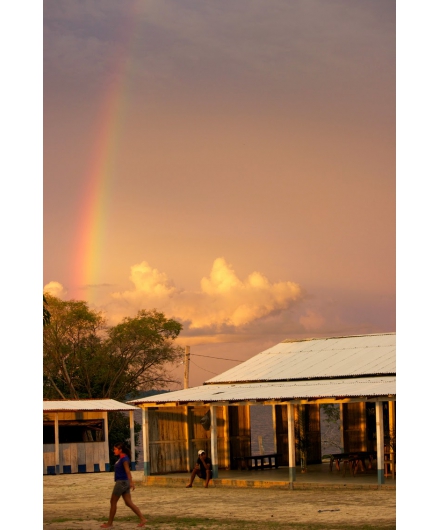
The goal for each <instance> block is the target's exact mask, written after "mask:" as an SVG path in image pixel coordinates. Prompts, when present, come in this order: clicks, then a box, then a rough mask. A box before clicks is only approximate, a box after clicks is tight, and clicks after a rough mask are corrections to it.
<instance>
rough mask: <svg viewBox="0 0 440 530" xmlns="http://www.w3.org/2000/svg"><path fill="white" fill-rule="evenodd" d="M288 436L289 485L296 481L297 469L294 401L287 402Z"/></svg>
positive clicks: (291, 487)
mask: <svg viewBox="0 0 440 530" xmlns="http://www.w3.org/2000/svg"><path fill="white" fill-rule="evenodd" d="M287 436H288V440H289V483H290V484H289V487H290V489H293V483H294V482H295V481H296V469H295V411H294V405H293V404H292V403H288V404H287Z"/></svg>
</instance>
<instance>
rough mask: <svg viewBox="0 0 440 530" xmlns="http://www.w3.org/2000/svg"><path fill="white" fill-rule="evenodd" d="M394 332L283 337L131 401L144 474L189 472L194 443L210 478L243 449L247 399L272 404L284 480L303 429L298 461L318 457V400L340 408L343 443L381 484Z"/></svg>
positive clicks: (388, 446)
mask: <svg viewBox="0 0 440 530" xmlns="http://www.w3.org/2000/svg"><path fill="white" fill-rule="evenodd" d="M395 402H396V335H395V333H381V334H372V335H358V336H349V337H331V338H318V339H307V340H285V341H283V342H281V343H279V344H277V345H275V346H273V347H271V348H269V349H267V350H265V351H263V352H261V353H259V354H257V355H255V356H254V357H252V358H250V359H248V360H247V361H245V362H243V363H241V364H240V365H238V366H236V367H234V368H232V369H230V370H227V371H226V372H224V373H222V374H220V375H217V376H216V377H214V378H212V379H210V380H208V381H206V382H205V383H204V384H203V385H201V386H197V387H193V388H188V389H185V390H179V391H175V392H169V393H165V394H160V395H154V396H150V397H147V398H142V399H135V400H132V401H130V402H129V403H131V404H132V405H136V406H139V407H141V408H142V436H143V451H144V477H145V478H144V480H145V481H146V482H147V483H148V478H149V477H150V476H151V475H164V474H169V473H178V472H188V471H190V470H191V469H192V467H193V466H194V463H195V460H196V458H197V450H198V449H200V448H203V449H205V451H206V452H207V453H208V454H209V455H210V457H211V460H212V464H213V466H212V468H213V478H214V479H216V478H218V477H219V470H222V469H224V470H231V469H237V468H239V466H240V462H241V460H242V459H243V457H247V456H249V455H251V436H250V411H249V407H250V406H255V405H262V406H270V407H271V408H272V426H271V428H272V430H273V436H274V446H275V452H276V453H277V454H279V455H280V464H281V465H282V466H287V467H288V480H289V483H290V484H293V483H294V482H295V481H296V479H297V476H296V467H297V466H298V465H300V464H301V462H300V451H299V450H298V447H301V443H300V442H301V440H304V439H307V444H308V445H307V464H313V463H320V462H321V447H320V446H321V438H320V405H322V404H336V405H338V407H339V410H340V417H341V427H342V431H343V445H344V447H343V449H344V452H345V453H356V452H367V453H371V454H374V458H375V460H376V462H377V482H378V484H379V485H381V484H383V483H384V481H385V478H384V466H385V453H386V452H387V453H389V454H391V455H392V456H393V458H392V462H393V466H394V472H395V432H396V429H395V426H396V419H395V410H396V409H395Z"/></svg>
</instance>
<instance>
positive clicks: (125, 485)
mask: <svg viewBox="0 0 440 530" xmlns="http://www.w3.org/2000/svg"><path fill="white" fill-rule="evenodd" d="M113 453H114V454H115V455H116V456H119V460H118V461H117V462H116V464H115V487H114V488H113V493H112V496H111V498H110V514H109V516H108V521H107V522H106V523H104V524H102V525H101V528H112V527H113V519H114V517H115V514H116V508H117V504H118V501H119V498H120V497H121V495H122V498H123V499H124V502H125V504H126V506H128V507H129V508H131V510H133V512H134V513H135V514H136V515H137V516H138V517H139V524H138V526H145V523H146V522H147V520H146V519H145V517H144V516H143V515H142V513H141V511H140V510H139V508H138V507H137V506H136V505H135V504H134V503H133V501H132V500H131V495H130V489H131V490H134V483H133V477H132V476H131V471H130V460H131V451H130V449H129V448H128V447H127V446H126V445H125V443H124V442H118V443H117V444H115V446H114V448H113Z"/></svg>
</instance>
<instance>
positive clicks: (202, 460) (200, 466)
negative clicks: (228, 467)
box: [186, 449, 212, 488]
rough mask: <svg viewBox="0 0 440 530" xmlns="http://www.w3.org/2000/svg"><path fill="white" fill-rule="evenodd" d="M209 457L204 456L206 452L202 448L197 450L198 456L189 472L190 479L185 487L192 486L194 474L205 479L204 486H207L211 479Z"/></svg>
mask: <svg viewBox="0 0 440 530" xmlns="http://www.w3.org/2000/svg"><path fill="white" fill-rule="evenodd" d="M211 466H212V463H211V459H210V458H209V456H206V453H205V451H204V450H203V449H200V451H199V452H198V458H197V462H196V465H195V467H194V469H193V471H192V473H191V479H190V481H189V484H187V485H186V487H187V488H192V485H193V482H194V479H195V478H196V475H197V476H198V477H199V478H201V479H203V480H204V481H205V488H207V487H208V484H209V481H210V479H211Z"/></svg>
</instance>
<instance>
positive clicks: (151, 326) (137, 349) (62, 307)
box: [43, 294, 183, 400]
mask: <svg viewBox="0 0 440 530" xmlns="http://www.w3.org/2000/svg"><path fill="white" fill-rule="evenodd" d="M45 298H46V300H47V304H48V306H49V308H50V313H51V318H50V322H49V323H48V324H46V325H45V326H44V328H43V377H44V380H43V396H44V397H45V398H48V399H60V398H61V399H82V398H112V399H119V400H123V399H124V397H125V396H126V395H127V394H129V393H131V394H136V392H137V391H139V390H149V389H151V388H153V387H154V388H163V387H165V386H166V385H167V384H168V383H171V382H176V381H175V380H173V379H171V378H170V377H169V375H168V372H167V366H169V364H173V363H176V362H177V361H179V360H180V359H181V357H182V353H183V352H182V348H181V347H178V346H176V345H175V344H174V340H175V339H176V338H177V336H178V335H179V333H180V331H181V329H182V325H181V324H180V323H179V322H176V321H175V320H172V319H167V318H166V317H165V315H164V314H163V313H160V312H158V311H156V310H152V311H146V310H141V311H139V312H138V314H137V316H136V317H133V318H131V317H126V318H124V319H123V321H122V322H121V323H120V324H117V325H116V326H113V327H107V326H106V322H105V319H104V317H103V316H102V314H101V313H100V312H98V311H94V310H92V309H90V308H89V307H88V306H87V303H86V302H84V301H77V300H70V301H63V300H60V299H59V298H56V297H53V296H51V295H49V294H45Z"/></svg>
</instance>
